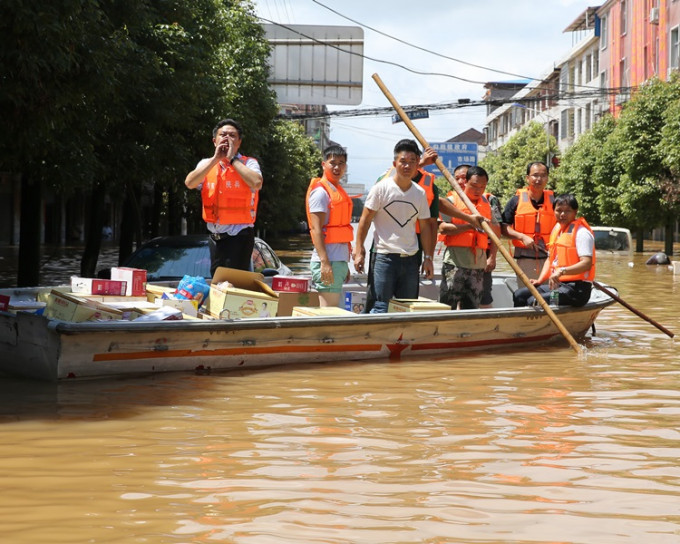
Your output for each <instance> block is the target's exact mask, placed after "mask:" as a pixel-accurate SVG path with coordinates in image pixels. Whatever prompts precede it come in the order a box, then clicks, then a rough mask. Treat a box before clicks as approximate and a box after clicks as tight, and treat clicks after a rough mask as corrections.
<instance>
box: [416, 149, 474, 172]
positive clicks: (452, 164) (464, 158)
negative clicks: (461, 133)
mask: <svg viewBox="0 0 680 544" xmlns="http://www.w3.org/2000/svg"><path fill="white" fill-rule="evenodd" d="M430 146H431V147H432V148H433V149H434V150H435V151H436V152H437V154H438V155H439V158H440V159H441V160H442V162H443V163H444V166H445V167H446V168H447V170H448V171H449V172H451V173H452V174H453V171H454V169H455V168H456V167H457V166H460V165H461V164H469V165H470V166H477V144H476V143H473V142H439V143H431V142H430ZM425 170H427V171H428V172H431V173H433V174H435V175H437V176H442V175H443V174H442V173H441V172H440V171H439V168H437V165H435V164H431V165H429V166H426V167H425Z"/></svg>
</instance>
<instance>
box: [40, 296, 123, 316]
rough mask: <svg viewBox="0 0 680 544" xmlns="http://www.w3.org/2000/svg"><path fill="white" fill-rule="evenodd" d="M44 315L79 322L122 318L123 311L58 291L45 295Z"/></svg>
mask: <svg viewBox="0 0 680 544" xmlns="http://www.w3.org/2000/svg"><path fill="white" fill-rule="evenodd" d="M43 315H44V316H45V317H49V318H50V319H61V320H62V321H72V322H74V323H81V322H83V321H113V320H119V319H122V318H123V312H121V311H120V310H117V309H115V308H111V307H109V306H105V305H103V304H101V303H99V302H95V301H92V300H86V299H84V298H80V297H76V296H73V295H69V294H66V293H62V292H59V291H52V293H50V295H49V296H48V297H47V305H46V306H45V312H44V314H43Z"/></svg>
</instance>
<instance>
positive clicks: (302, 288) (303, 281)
mask: <svg viewBox="0 0 680 544" xmlns="http://www.w3.org/2000/svg"><path fill="white" fill-rule="evenodd" d="M311 283H312V278H305V277H303V276H272V289H274V291H283V292H286V293H306V292H307V291H309V287H310V285H311Z"/></svg>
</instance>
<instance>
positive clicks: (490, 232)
mask: <svg viewBox="0 0 680 544" xmlns="http://www.w3.org/2000/svg"><path fill="white" fill-rule="evenodd" d="M373 80H374V81H375V82H376V83H377V84H378V87H380V90H381V91H382V92H383V94H384V95H385V97H386V98H387V100H389V101H390V104H392V106H393V107H394V109H395V111H396V112H397V113H398V114H399V117H401V120H402V121H403V122H404V124H405V125H406V126H407V127H408V129H409V130H410V131H411V133H412V134H413V136H415V138H416V139H417V140H418V141H419V142H420V145H422V146H423V147H429V145H430V144H428V143H427V140H426V139H425V138H424V137H423V135H422V134H421V133H420V131H419V130H418V129H417V128H416V126H415V125H414V124H413V123H412V122H411V119H409V118H408V116H407V115H406V113H405V112H404V110H403V109H402V108H401V106H400V105H399V103H398V102H397V101H396V99H395V98H394V96H392V93H390V91H389V90H388V89H387V87H386V86H385V84H384V83H383V82H382V80H381V79H380V76H379V75H378V74H373ZM435 164H436V165H437V167H438V168H439V170H440V171H441V172H442V174H444V177H445V178H446V179H447V180H448V182H449V183H450V184H451V186H452V187H453V189H454V191H456V193H458V196H459V197H460V198H461V199H462V200H463V202H464V203H465V205H466V206H467V207H468V209H469V210H470V211H472V212H473V213H477V208H475V206H474V205H473V204H472V202H471V201H470V199H469V198H468V197H467V195H466V194H465V192H464V191H463V189H461V187H460V185H458V182H457V181H456V180H455V179H454V178H453V176H452V175H451V173H450V172H449V171H448V169H447V168H446V167H445V166H444V163H443V162H442V160H441V159H440V158H439V157H437V160H436V161H435ZM482 227H483V229H484V232H486V233H487V234H488V235H489V238H491V240H492V241H493V242H494V243H495V244H496V246H497V247H498V250H499V251H500V252H501V255H503V257H504V258H505V260H506V261H508V264H509V265H510V266H511V267H512V269H513V270H514V271H515V273H516V274H517V275H518V276H519V277H520V279H521V280H522V281H523V282H524V285H526V286H527V287H528V288H529V291H530V292H531V294H532V295H533V296H534V298H535V299H536V301H537V302H538V303H539V304H540V305H541V307H542V308H543V309H544V310H545V313H546V314H548V317H550V319H551V320H552V322H553V323H554V324H555V326H556V327H557V328H558V329H559V331H560V332H561V333H562V335H563V336H564V337H565V338H566V339H567V341H568V342H569V344H570V345H571V347H572V348H573V349H574V351H575V352H576V353H578V354H579V355H580V354H581V353H582V351H581V346H579V345H578V344H577V343H576V340H574V337H573V336H572V335H571V334H570V333H569V331H568V330H567V328H566V327H565V326H564V325H563V324H562V322H561V321H560V320H559V318H558V317H557V316H556V315H555V312H553V311H552V308H551V307H550V306H549V305H548V303H547V302H546V301H545V300H544V299H543V297H542V296H541V295H540V293H539V292H538V289H536V286H534V285H533V284H532V283H531V282H530V281H529V278H528V277H527V275H526V274H525V273H524V271H523V270H522V269H521V268H520V267H519V265H518V264H517V262H516V261H515V259H514V258H513V257H512V255H510V252H509V251H508V250H507V249H506V248H505V246H504V245H503V244H501V241H500V239H499V238H498V236H496V233H495V232H494V231H493V229H492V228H491V226H490V225H489V224H488V223H487V222H486V221H485V222H483V223H482Z"/></svg>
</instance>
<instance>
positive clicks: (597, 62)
mask: <svg viewBox="0 0 680 544" xmlns="http://www.w3.org/2000/svg"><path fill="white" fill-rule="evenodd" d="M599 71H600V54H599V53H598V52H597V50H595V51H593V73H592V76H591V79H595V78H596V77H597V74H598V72H599Z"/></svg>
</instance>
